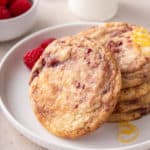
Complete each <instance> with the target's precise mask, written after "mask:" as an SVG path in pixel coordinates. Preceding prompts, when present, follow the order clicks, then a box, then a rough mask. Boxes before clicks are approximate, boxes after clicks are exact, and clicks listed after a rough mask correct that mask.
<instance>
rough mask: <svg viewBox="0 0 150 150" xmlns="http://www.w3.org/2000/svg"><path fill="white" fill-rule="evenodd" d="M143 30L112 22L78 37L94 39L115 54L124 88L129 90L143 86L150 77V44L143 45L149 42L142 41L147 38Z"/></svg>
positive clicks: (91, 29)
mask: <svg viewBox="0 0 150 150" xmlns="http://www.w3.org/2000/svg"><path fill="white" fill-rule="evenodd" d="M143 30H144V29H143V28H141V27H139V26H135V25H130V24H127V23H122V22H112V23H105V24H103V25H100V26H96V27H92V28H90V29H86V30H85V31H82V32H81V33H79V34H78V36H83V37H87V38H89V37H90V38H93V39H95V40H97V41H98V42H100V43H101V44H102V45H104V47H106V48H107V49H109V50H110V51H111V52H113V54H114V56H115V58H116V60H117V62H118V65H119V67H120V69H121V73H122V88H129V87H133V86H136V85H140V84H142V83H143V82H144V81H145V80H146V79H147V78H149V77H150V75H149V72H150V55H149V54H150V43H149V45H146V47H145V45H144V44H145V43H144V44H143V43H142V42H145V41H146V42H147V40H145V41H144V40H143V39H142V40H141V39H140V38H141V37H142V34H144V36H145V32H146V31H145V30H144V31H143ZM136 32H137V33H136ZM143 32H144V33H143ZM136 34H137V35H138V36H139V35H140V36H141V37H138V36H136ZM146 36H150V35H146ZM136 40H137V41H136ZM139 42H141V43H139ZM146 44H148V42H147V43H146ZM143 45H144V46H143ZM145 51H146V52H147V51H148V52H147V53H146V52H145Z"/></svg>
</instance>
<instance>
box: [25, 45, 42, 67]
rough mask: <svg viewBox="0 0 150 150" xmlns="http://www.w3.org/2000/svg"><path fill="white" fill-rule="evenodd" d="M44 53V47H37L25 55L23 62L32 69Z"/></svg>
mask: <svg viewBox="0 0 150 150" xmlns="http://www.w3.org/2000/svg"><path fill="white" fill-rule="evenodd" d="M43 51H44V49H43V48H42V47H37V48H35V49H32V50H29V51H28V52H26V53H25V55H24V57H23V60H24V63H25V64H26V66H27V67H28V68H29V69H32V67H33V66H34V64H35V63H36V61H37V60H38V59H39V57H40V56H41V54H42V53H43Z"/></svg>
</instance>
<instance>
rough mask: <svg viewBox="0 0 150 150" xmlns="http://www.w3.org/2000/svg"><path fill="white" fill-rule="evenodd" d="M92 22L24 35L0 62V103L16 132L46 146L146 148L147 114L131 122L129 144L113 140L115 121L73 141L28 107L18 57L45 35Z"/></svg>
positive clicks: (149, 134) (149, 140) (149, 139)
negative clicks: (46, 124) (135, 132)
mask: <svg viewBox="0 0 150 150" xmlns="http://www.w3.org/2000/svg"><path fill="white" fill-rule="evenodd" d="M96 24H97V23H80V24H70V25H60V26H56V27H50V28H47V29H44V30H41V31H39V32H37V33H34V34H32V35H30V36H28V37H26V38H25V39H24V40H22V41H20V42H19V43H17V44H16V45H15V46H14V47H12V48H11V49H10V50H9V51H8V53H7V54H6V55H5V57H4V58H3V60H2V61H1V63H0V99H1V100H0V106H1V108H2V110H3V112H4V114H5V115H6V117H7V119H8V120H9V121H10V123H11V124H12V125H13V126H14V127H15V128H16V129H17V130H18V131H20V132H21V133H22V134H24V135H25V136H26V137H28V138H29V139H30V140H32V141H33V142H35V143H37V144H39V145H41V146H43V147H45V148H48V149H54V150H56V149H61V150H62V149H63V150H131V149H132V150H135V149H136V150H147V149H148V148H150V130H149V124H150V115H147V116H145V117H143V118H142V119H139V120H136V121H133V123H134V124H135V125H136V126H137V127H138V129H139V131H140V135H139V137H138V138H137V139H136V141H134V142H133V143H130V144H122V143H120V142H119V141H118V139H117V133H118V125H117V124H116V123H106V124H104V125H103V126H102V127H101V128H99V129H98V130H96V131H95V132H93V133H91V134H89V135H87V136H84V137H81V138H79V139H76V140H67V139H61V138H58V137H55V136H54V135H52V134H50V133H49V132H47V130H46V129H45V128H43V127H42V126H41V124H40V123H39V122H38V121H37V119H36V117H35V116H34V113H33V111H32V109H31V105H30V100H29V94H28V81H29V74H30V71H29V70H28V69H27V68H26V67H25V65H24V63H23V60H22V57H23V55H24V53H25V52H26V50H28V49H31V48H34V47H36V46H37V45H38V44H39V43H41V42H42V41H43V40H45V39H47V38H48V37H55V38H59V37H62V36H66V35H71V34H74V33H77V32H79V31H81V30H82V29H83V28H87V27H90V26H93V25H96ZM16 142H17V141H16Z"/></svg>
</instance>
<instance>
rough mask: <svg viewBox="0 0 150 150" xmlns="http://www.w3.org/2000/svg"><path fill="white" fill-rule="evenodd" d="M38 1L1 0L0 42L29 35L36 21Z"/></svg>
mask: <svg viewBox="0 0 150 150" xmlns="http://www.w3.org/2000/svg"><path fill="white" fill-rule="evenodd" d="M37 4H38V0H0V42H3V41H8V40H12V39H15V38H18V37H20V36H22V35H23V34H25V33H27V32H28V31H29V30H30V29H31V28H32V27H33V25H34V23H35V19H36V10H37Z"/></svg>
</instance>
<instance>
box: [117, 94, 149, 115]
mask: <svg viewBox="0 0 150 150" xmlns="http://www.w3.org/2000/svg"><path fill="white" fill-rule="evenodd" d="M147 107H150V93H148V94H146V95H144V96H142V97H140V98H137V99H134V100H130V101H124V102H119V103H117V105H116V108H115V110H114V112H115V113H116V112H117V113H124V112H130V111H133V110H136V109H140V108H147Z"/></svg>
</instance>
